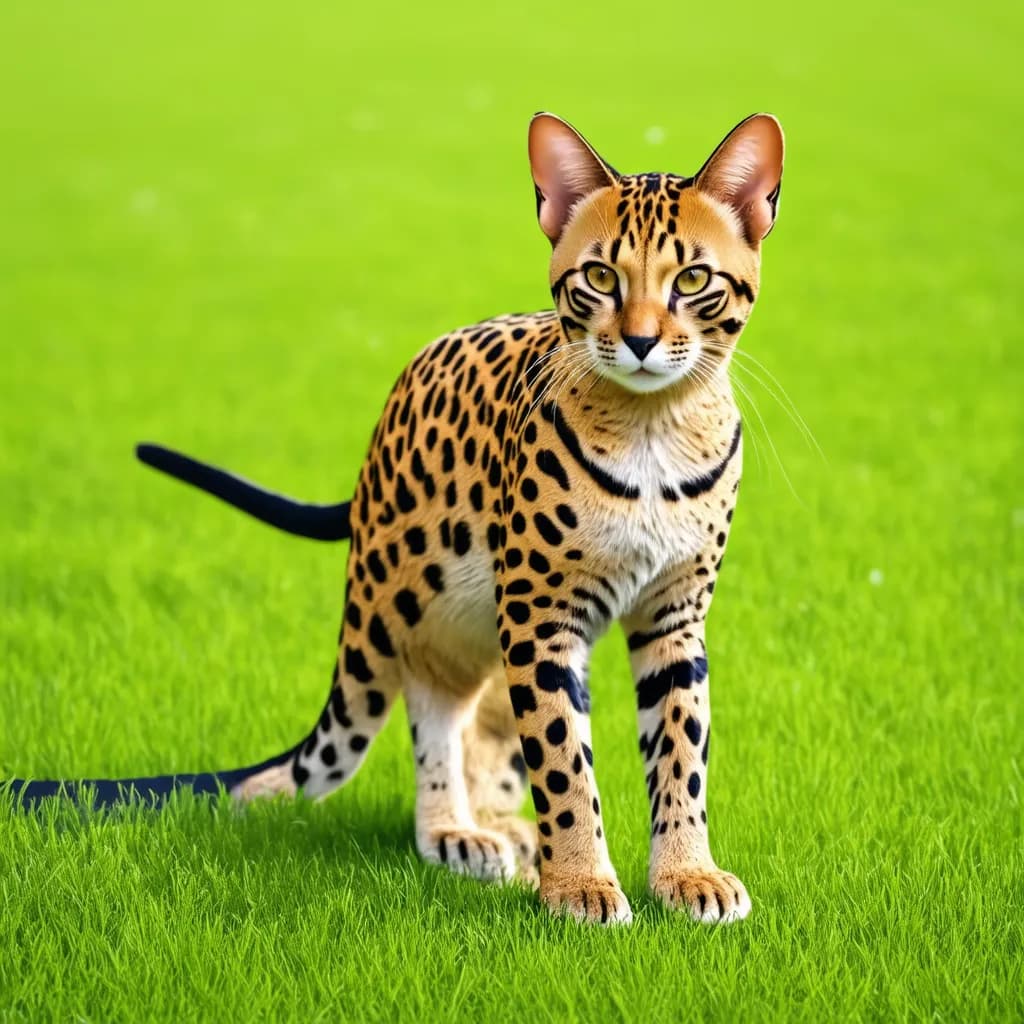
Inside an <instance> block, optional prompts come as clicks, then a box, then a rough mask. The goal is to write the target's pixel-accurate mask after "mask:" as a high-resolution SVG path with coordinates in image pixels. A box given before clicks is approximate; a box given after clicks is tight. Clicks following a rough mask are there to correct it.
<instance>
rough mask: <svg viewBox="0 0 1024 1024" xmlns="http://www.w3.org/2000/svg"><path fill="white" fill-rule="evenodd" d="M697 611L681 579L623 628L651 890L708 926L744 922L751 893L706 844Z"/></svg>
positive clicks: (694, 596) (706, 709) (707, 714)
mask: <svg viewBox="0 0 1024 1024" xmlns="http://www.w3.org/2000/svg"><path fill="white" fill-rule="evenodd" d="M708 596H710V595H708ZM704 611H706V603H705V604H704V607H703V609H702V602H701V598H700V595H699V591H696V590H695V588H694V587H693V586H690V585H687V584H686V583H683V584H681V585H679V586H677V587H674V588H673V587H668V588H662V589H660V591H659V592H657V595H656V600H654V601H652V602H650V603H649V604H648V606H647V607H646V608H645V609H644V610H643V611H642V612H640V613H638V614H633V615H631V616H629V617H628V618H627V619H624V620H623V625H624V627H625V628H626V634H627V638H628V641H629V648H630V663H631V665H632V668H633V678H634V680H635V682H636V695H637V711H638V717H639V727H640V752H641V754H642V756H643V758H644V769H645V771H646V773H647V792H648V795H649V797H650V801H651V859H650V872H649V883H650V887H651V891H652V892H653V893H654V894H655V895H656V896H657V897H658V898H659V899H661V900H662V902H664V903H665V904H667V905H668V906H669V907H672V908H674V909H679V910H686V911H688V912H689V914H690V915H691V916H692V917H693V918H694V919H695V920H698V921H704V922H707V923H709V924H714V923H718V922H727V921H737V920H739V919H741V918H744V917H746V916H747V914H749V913H750V897H749V896H748V895H747V890H746V888H745V887H744V885H743V883H742V882H741V881H740V880H739V879H738V878H737V877H736V876H735V875H733V874H730V873H729V872H727V871H722V870H721V869H720V868H719V867H718V866H717V865H716V864H715V861H714V858H713V857H712V856H711V849H710V845H709V842H708V818H707V791H708V785H707V782H708V771H707V769H708V749H709V743H710V738H711V703H710V699H709V679H708V660H707V648H706V647H705V644H704V622H703V612H704ZM666 623H667V624H666Z"/></svg>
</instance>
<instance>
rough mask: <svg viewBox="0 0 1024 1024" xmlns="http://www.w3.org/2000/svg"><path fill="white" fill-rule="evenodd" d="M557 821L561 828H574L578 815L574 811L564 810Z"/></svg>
mask: <svg viewBox="0 0 1024 1024" xmlns="http://www.w3.org/2000/svg"><path fill="white" fill-rule="evenodd" d="M555 821H556V822H558V827H559V828H572V827H573V825H575V824H576V817H575V815H574V814H573V813H572V811H562V813H561V814H560V815H559V816H558V817H557V818H555Z"/></svg>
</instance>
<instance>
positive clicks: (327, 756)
mask: <svg viewBox="0 0 1024 1024" xmlns="http://www.w3.org/2000/svg"><path fill="white" fill-rule="evenodd" d="M320 760H321V761H323V763H324V764H325V765H327V767H328V768H330V766H331V765H332V764H334V762H335V761H337V760H338V752H337V751H336V750H335V749H334V744H333V743H325V744H324V745H323V747H322V748H321V750H320Z"/></svg>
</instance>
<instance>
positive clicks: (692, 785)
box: [686, 772, 700, 799]
mask: <svg viewBox="0 0 1024 1024" xmlns="http://www.w3.org/2000/svg"><path fill="white" fill-rule="evenodd" d="M686 790H687V792H688V793H689V794H690V796H692V797H694V798H695V799H696V797H697V796H698V795H699V794H700V775H699V774H698V773H697V772H691V773H690V777H689V778H688V779H687V780H686Z"/></svg>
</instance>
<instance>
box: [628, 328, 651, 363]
mask: <svg viewBox="0 0 1024 1024" xmlns="http://www.w3.org/2000/svg"><path fill="white" fill-rule="evenodd" d="M622 340H623V341H624V342H625V343H626V347H627V348H628V349H629V351H630V352H632V353H633V355H635V356H636V357H637V359H639V360H640V362H641V363H642V362H643V361H644V356H646V355H647V353H648V352H650V351H651V349H652V348H654V346H655V345H657V344H658V339H657V338H652V337H649V336H641V335H638V334H624V335H623V336H622Z"/></svg>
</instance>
